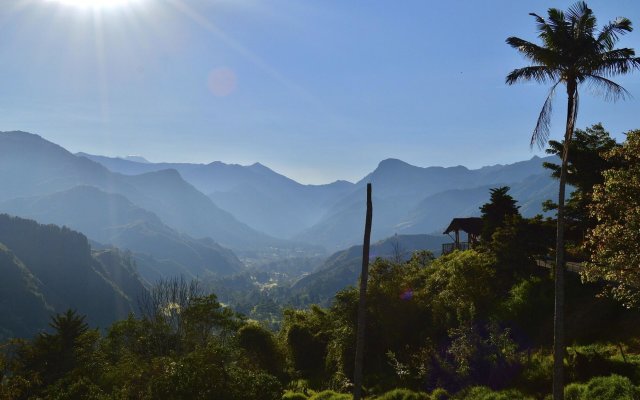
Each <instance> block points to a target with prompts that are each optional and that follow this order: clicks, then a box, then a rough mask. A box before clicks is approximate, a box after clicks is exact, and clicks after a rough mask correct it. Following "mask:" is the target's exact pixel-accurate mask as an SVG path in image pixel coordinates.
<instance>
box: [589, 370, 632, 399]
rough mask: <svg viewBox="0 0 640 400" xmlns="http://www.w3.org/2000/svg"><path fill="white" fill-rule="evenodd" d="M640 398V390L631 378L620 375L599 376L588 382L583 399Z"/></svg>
mask: <svg viewBox="0 0 640 400" xmlns="http://www.w3.org/2000/svg"><path fill="white" fill-rule="evenodd" d="M639 396H640V390H638V388H637V387H636V386H634V385H633V383H631V381H630V380H629V378H626V377H623V376H620V375H611V376H607V377H605V376H599V377H596V378H593V379H591V380H590V381H589V382H587V384H586V387H585V389H584V392H583V395H582V399H584V400H590V399H598V400H633V399H637V398H638V397H639Z"/></svg>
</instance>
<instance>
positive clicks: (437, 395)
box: [431, 388, 451, 400]
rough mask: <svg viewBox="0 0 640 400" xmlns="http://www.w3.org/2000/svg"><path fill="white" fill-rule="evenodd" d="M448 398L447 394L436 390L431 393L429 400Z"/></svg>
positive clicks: (446, 399) (442, 390)
mask: <svg viewBox="0 0 640 400" xmlns="http://www.w3.org/2000/svg"><path fill="white" fill-rule="evenodd" d="M450 397H451V395H449V392H447V391H446V390H444V389H442V388H437V389H435V390H434V391H433V392H431V400H448V399H449V398H450Z"/></svg>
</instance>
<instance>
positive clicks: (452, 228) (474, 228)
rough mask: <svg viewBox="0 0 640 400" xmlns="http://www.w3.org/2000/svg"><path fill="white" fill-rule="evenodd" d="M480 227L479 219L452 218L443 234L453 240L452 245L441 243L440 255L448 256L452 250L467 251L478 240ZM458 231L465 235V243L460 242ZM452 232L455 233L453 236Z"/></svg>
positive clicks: (480, 221) (480, 219) (480, 220)
mask: <svg viewBox="0 0 640 400" xmlns="http://www.w3.org/2000/svg"><path fill="white" fill-rule="evenodd" d="M482 226H483V224H482V218H480V217H470V218H454V219H453V220H452V221H451V223H450V224H449V227H447V229H446V230H445V231H444V232H443V233H444V234H445V235H449V236H450V237H451V239H453V243H443V244H442V254H448V253H451V252H452V251H454V250H469V249H470V248H472V247H473V246H475V245H476V244H477V243H478V241H479V239H480V233H481V232H482ZM460 231H463V232H465V233H466V234H467V241H466V242H462V241H460ZM452 232H453V233H455V236H451V233H452Z"/></svg>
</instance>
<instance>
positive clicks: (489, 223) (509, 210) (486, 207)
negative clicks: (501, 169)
mask: <svg viewBox="0 0 640 400" xmlns="http://www.w3.org/2000/svg"><path fill="white" fill-rule="evenodd" d="M509 189H510V187H509V186H502V187H499V188H493V189H490V190H489V192H491V198H490V200H489V202H488V203H486V204H483V205H482V207H480V211H481V212H482V225H483V226H482V241H483V242H489V241H491V235H493V233H494V232H495V231H496V229H498V228H500V227H502V226H504V225H505V222H506V220H507V219H508V218H509V217H512V216H516V215H520V212H519V211H518V209H519V208H520V206H517V205H516V203H517V201H516V200H515V199H514V198H513V197H511V195H510V194H508V192H509Z"/></svg>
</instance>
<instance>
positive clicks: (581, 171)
mask: <svg viewBox="0 0 640 400" xmlns="http://www.w3.org/2000/svg"><path fill="white" fill-rule="evenodd" d="M619 146H620V145H619V144H618V143H617V142H616V141H615V140H614V139H613V138H611V136H610V135H609V132H607V131H606V130H605V129H604V127H603V126H602V124H594V125H592V126H590V127H588V128H586V129H585V130H582V129H576V130H575V131H574V133H573V137H572V138H571V142H570V143H569V160H568V163H567V183H568V184H569V185H571V186H573V187H574V189H575V190H574V191H573V192H571V194H570V195H569V199H568V200H567V203H566V205H565V240H566V242H567V245H568V246H567V247H568V248H569V246H571V249H572V250H574V251H573V254H572V255H573V256H574V257H576V256H577V257H579V258H582V256H581V255H579V254H576V253H577V252H578V251H577V249H578V248H579V246H581V245H582V242H583V241H584V237H585V235H586V232H587V230H588V229H591V228H593V227H594V226H595V225H596V221H595V219H593V218H592V217H590V216H589V210H588V205H589V204H590V202H591V195H592V193H593V187H594V185H597V184H601V183H602V182H603V181H604V177H603V176H602V172H603V171H605V170H607V169H610V168H613V167H614V166H616V165H618V163H617V162H616V160H615V159H613V158H610V157H605V154H606V153H607V152H609V151H611V150H612V149H614V148H616V147H619ZM563 148H564V141H560V142H559V141H555V140H550V141H549V149H547V153H548V154H554V155H557V156H558V157H562V151H563ZM543 165H544V167H545V168H548V169H550V170H551V171H552V174H551V175H552V176H553V177H554V178H560V172H561V171H560V168H561V166H560V165H559V164H555V163H551V162H545V163H544V164H543ZM545 207H546V208H547V209H549V210H551V209H556V208H557V204H555V203H553V202H551V201H550V200H549V201H548V202H547V203H546V204H545Z"/></svg>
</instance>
